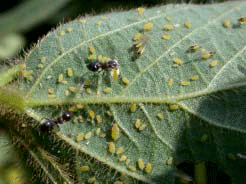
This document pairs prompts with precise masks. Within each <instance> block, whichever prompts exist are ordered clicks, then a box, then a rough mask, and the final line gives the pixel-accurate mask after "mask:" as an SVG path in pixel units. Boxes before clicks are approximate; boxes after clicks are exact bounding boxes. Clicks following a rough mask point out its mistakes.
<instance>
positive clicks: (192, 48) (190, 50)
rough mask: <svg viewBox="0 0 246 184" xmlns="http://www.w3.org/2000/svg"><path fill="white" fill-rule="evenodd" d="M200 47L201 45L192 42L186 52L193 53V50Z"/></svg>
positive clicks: (195, 50)
mask: <svg viewBox="0 0 246 184" xmlns="http://www.w3.org/2000/svg"><path fill="white" fill-rule="evenodd" d="M200 48H201V47H200V46H199V45H197V44H194V45H191V46H190V47H189V48H188V50H187V52H188V53H194V52H197V51H198V50H199V49H200Z"/></svg>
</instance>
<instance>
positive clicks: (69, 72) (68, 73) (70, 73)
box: [67, 68, 73, 77]
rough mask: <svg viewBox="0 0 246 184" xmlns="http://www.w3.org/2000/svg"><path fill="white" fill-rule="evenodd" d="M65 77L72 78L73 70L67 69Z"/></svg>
mask: <svg viewBox="0 0 246 184" xmlns="http://www.w3.org/2000/svg"><path fill="white" fill-rule="evenodd" d="M67 76H68V77H72V76H73V69H72V68H68V69H67Z"/></svg>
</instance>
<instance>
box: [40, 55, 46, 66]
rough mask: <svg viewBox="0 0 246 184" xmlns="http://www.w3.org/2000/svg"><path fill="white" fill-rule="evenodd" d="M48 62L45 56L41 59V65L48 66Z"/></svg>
mask: <svg viewBox="0 0 246 184" xmlns="http://www.w3.org/2000/svg"><path fill="white" fill-rule="evenodd" d="M46 60H47V58H46V57H45V56H43V57H41V58H40V63H42V64H46Z"/></svg>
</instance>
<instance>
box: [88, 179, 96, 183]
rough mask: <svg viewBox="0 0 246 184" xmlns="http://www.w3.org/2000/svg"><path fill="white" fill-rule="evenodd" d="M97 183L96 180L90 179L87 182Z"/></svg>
mask: <svg viewBox="0 0 246 184" xmlns="http://www.w3.org/2000/svg"><path fill="white" fill-rule="evenodd" d="M96 181H97V179H96V178H89V179H88V180H87V182H88V183H95V182H96Z"/></svg>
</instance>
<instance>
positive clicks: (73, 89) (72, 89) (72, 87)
mask: <svg viewBox="0 0 246 184" xmlns="http://www.w3.org/2000/svg"><path fill="white" fill-rule="evenodd" d="M68 90H69V91H70V92H71V93H76V92H77V91H78V88H77V87H75V86H71V87H69V88H68Z"/></svg>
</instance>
